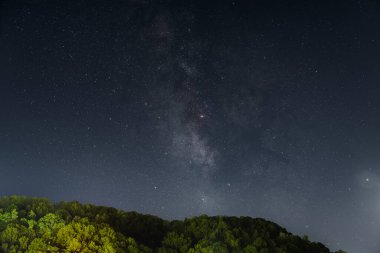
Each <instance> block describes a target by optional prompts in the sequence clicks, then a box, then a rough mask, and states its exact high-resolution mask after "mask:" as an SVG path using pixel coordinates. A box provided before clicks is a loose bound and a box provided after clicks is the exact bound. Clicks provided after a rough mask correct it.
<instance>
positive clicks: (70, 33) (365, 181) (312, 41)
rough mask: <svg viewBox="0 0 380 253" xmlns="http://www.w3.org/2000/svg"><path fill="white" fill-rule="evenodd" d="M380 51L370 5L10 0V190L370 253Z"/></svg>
mask: <svg viewBox="0 0 380 253" xmlns="http://www.w3.org/2000/svg"><path fill="white" fill-rule="evenodd" d="M94 2H95V3H94ZM379 43H380V3H379V2H378V1H374V0H363V1H351V0H348V1H347V0H346V1H343V0H342V1H340V0H338V1H292V2H291V3H290V1H288V2H287V1H274V0H273V1H272V0H271V1H207V3H206V1H170V0H167V1H149V0H145V1H144V0H141V1H139V0H126V1H71V0H70V1H58V0H49V1H48V0H35V1H33V0H25V1H21V0H14V1H11V0H5V1H2V2H1V9H0V66H1V67H0V194H1V195H9V194H23V195H31V196H43V197H48V198H51V199H53V200H56V201H59V200H74V199H75V200H79V201H83V202H91V203H94V204H100V205H108V206H114V207H116V208H121V209H124V210H135V211H139V212H143V213H150V214H154V215H159V216H161V217H163V218H167V219H177V218H184V217H186V216H193V215H200V214H208V215H219V214H222V215H249V216H254V217H263V218H266V219H270V220H272V221H274V222H277V223H279V224H280V225H282V226H284V227H286V228H287V229H288V230H289V231H290V232H293V233H297V234H300V235H303V234H307V235H309V238H310V239H311V240H317V241H321V242H322V243H324V244H326V245H327V246H328V247H330V248H331V249H334V250H335V249H340V248H342V249H344V250H347V251H348V252H349V253H354V252H361V253H374V252H376V251H379V250H380V243H379V236H378V235H379V234H380V169H379V165H380V160H379V157H380V153H379V152H380V135H379V129H380V117H379V116H380V102H379V101H380V99H379V95H380V88H379V85H378V84H379V83H380V75H379V67H380V46H379V45H380V44H379Z"/></svg>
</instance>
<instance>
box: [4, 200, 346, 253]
mask: <svg viewBox="0 0 380 253" xmlns="http://www.w3.org/2000/svg"><path fill="white" fill-rule="evenodd" d="M3 252H4V253H5V252H7V253H8V252H9V253H21V252H27V253H39V252H70V253H71V252H72V253H74V252H75V253H89V252H99V253H331V251H330V250H329V249H328V248H326V247H325V246H324V245H323V244H321V243H316V242H311V241H310V240H309V239H308V238H307V236H303V237H299V236H297V235H293V234H291V233H289V232H287V231H286V230H285V229H284V228H282V227H280V226H278V225H277V224H275V223H273V222H270V221H267V220H264V219H259V218H250V217H225V216H215V217H209V216H206V215H202V216H198V217H192V218H187V219H185V220H183V221H179V220H175V221H166V220H163V219H160V218H159V217H156V216H152V215H144V214H139V213H136V212H125V211H121V210H117V209H115V208H111V207H103V206H94V205H90V204H81V203H79V202H76V201H73V202H59V203H53V202H51V201H49V200H48V199H45V198H30V197H25V196H10V197H2V198H0V253H3ZM336 253H344V252H343V251H338V252H336Z"/></svg>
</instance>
